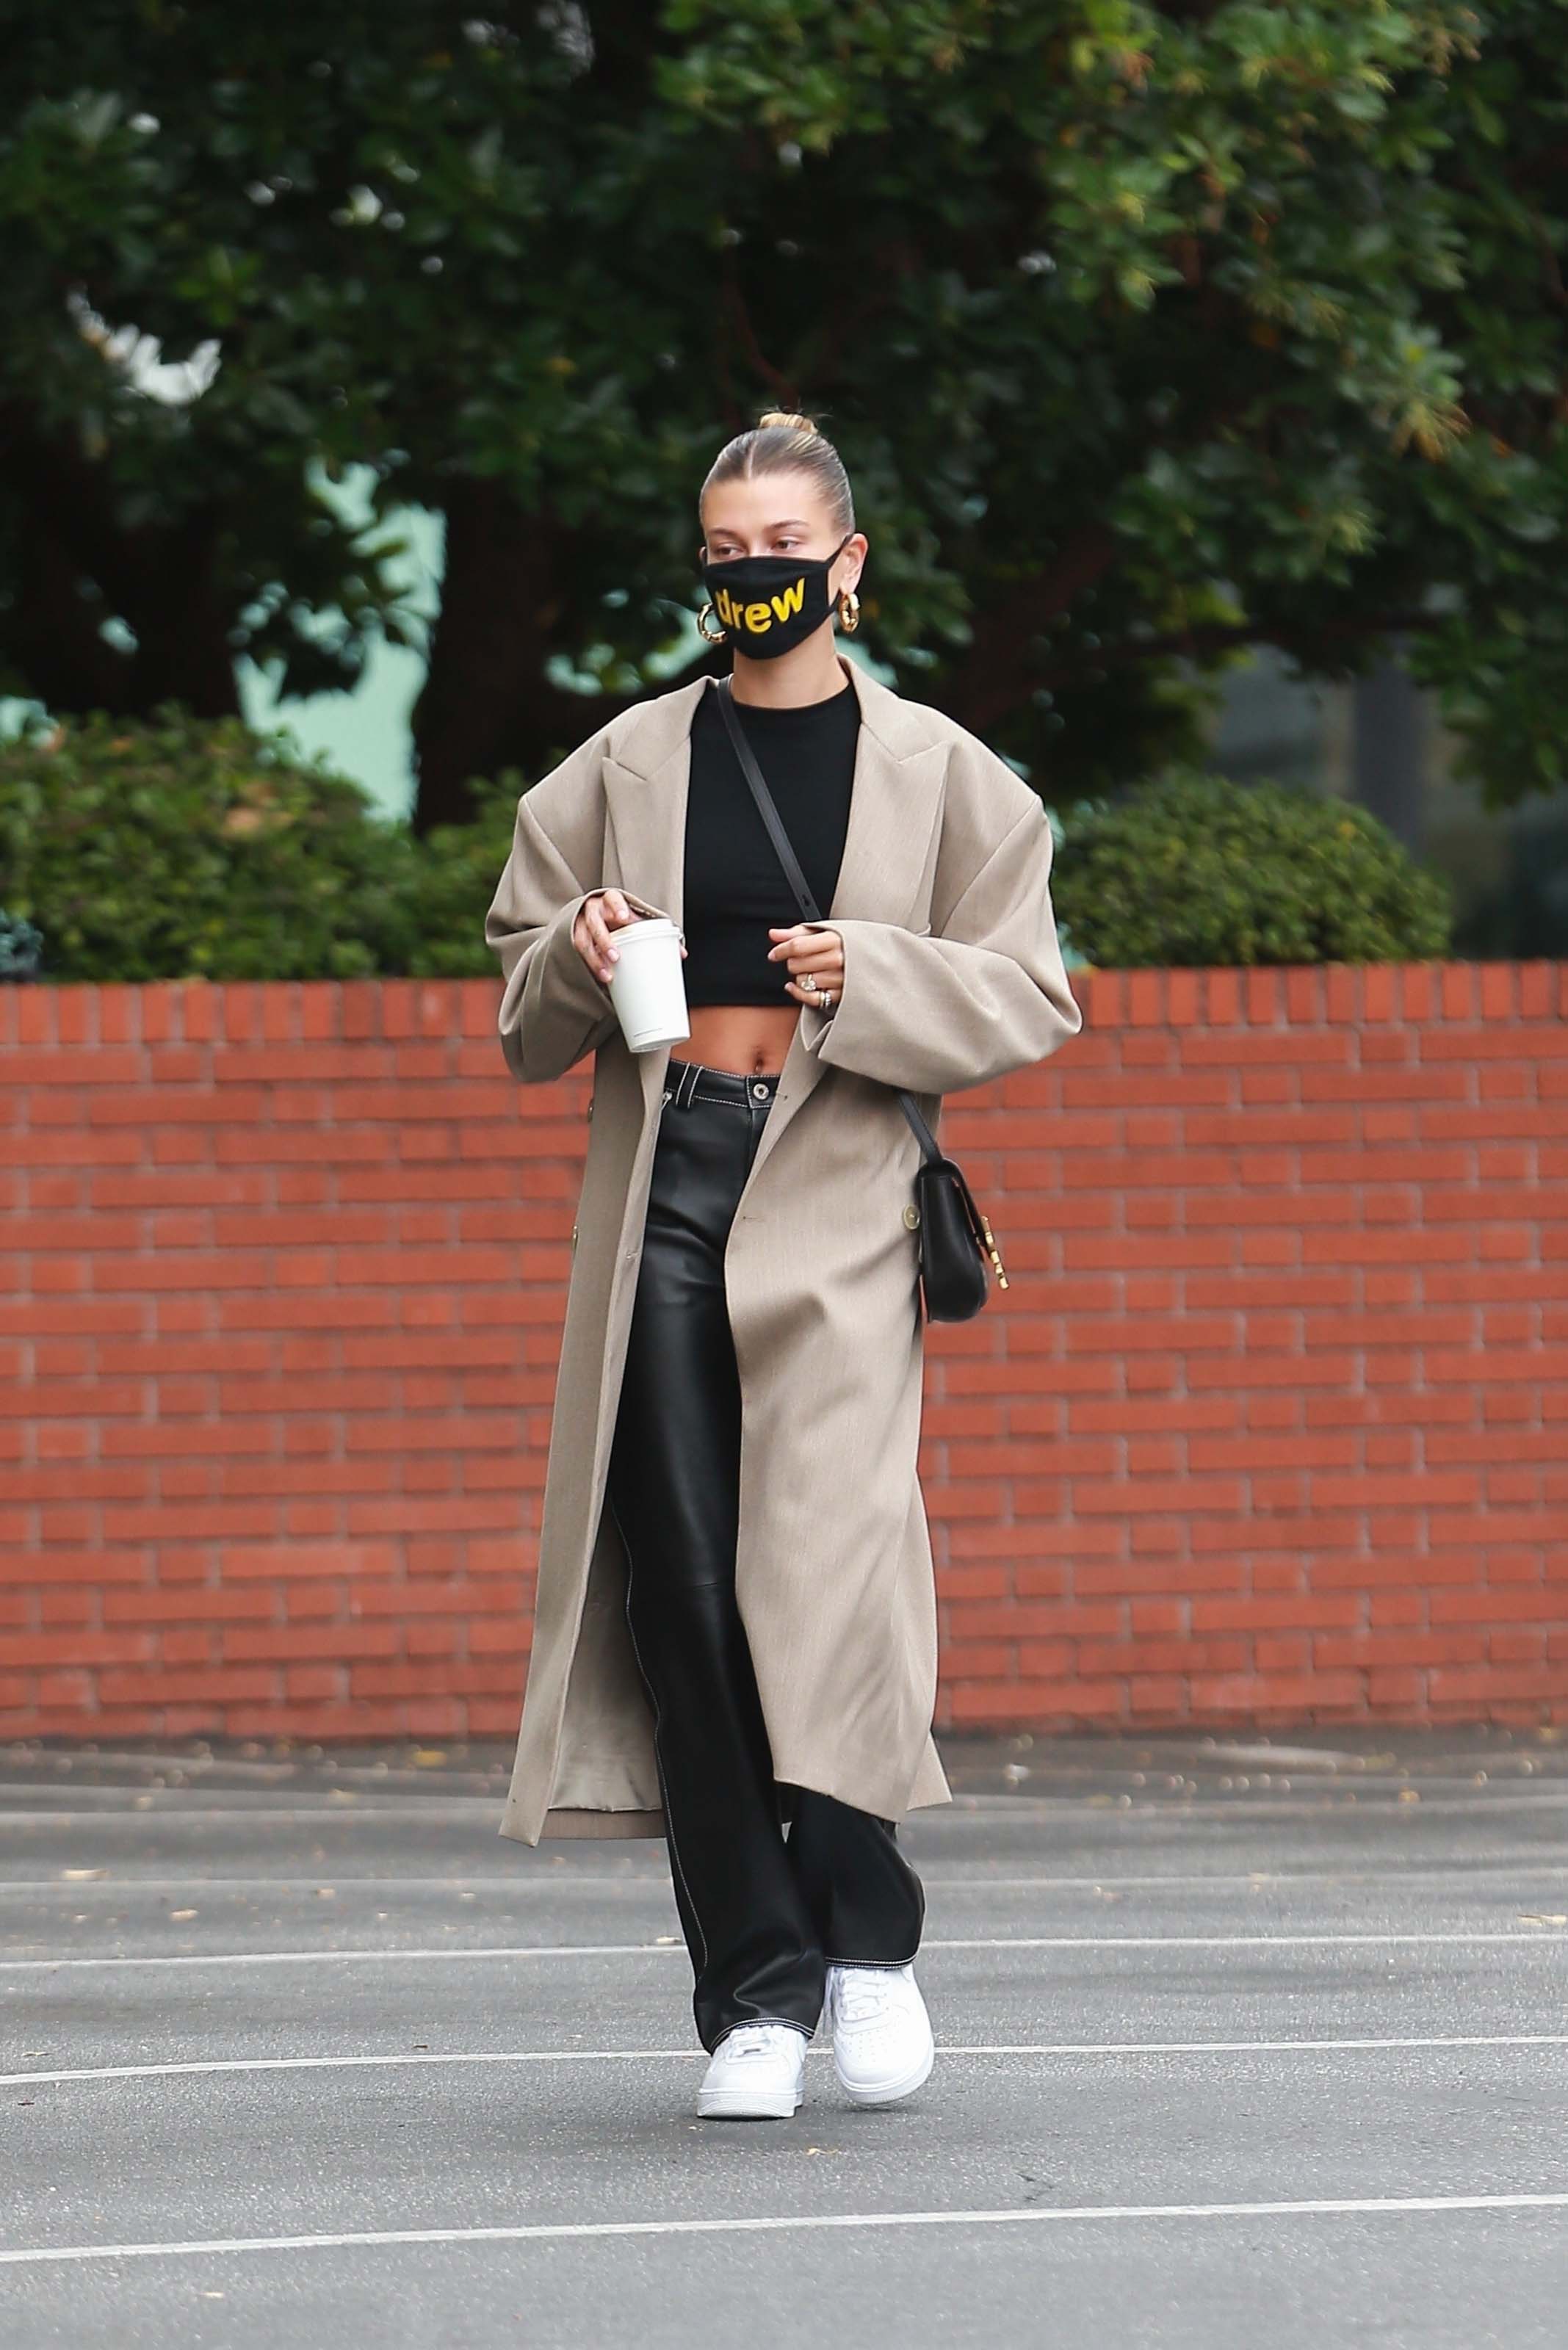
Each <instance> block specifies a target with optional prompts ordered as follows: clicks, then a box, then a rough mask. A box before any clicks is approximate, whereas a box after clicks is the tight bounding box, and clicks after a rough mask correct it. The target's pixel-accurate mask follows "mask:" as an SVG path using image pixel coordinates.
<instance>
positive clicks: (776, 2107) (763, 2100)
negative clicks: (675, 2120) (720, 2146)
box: [697, 2089, 804, 2122]
mask: <svg viewBox="0 0 1568 2350" xmlns="http://www.w3.org/2000/svg"><path fill="white" fill-rule="evenodd" d="M803 2102H804V2095H803V2093H802V2092H801V2091H799V2090H796V2092H795V2093H794V2095H793V2096H790V2095H787V2094H786V2095H779V2096H773V2097H763V2096H759V2095H758V2094H757V2092H756V2091H755V2090H754V2089H753V2090H750V2091H747V2090H745V2089H716V2090H712V2091H711V2092H710V2093H709V2094H708V2095H706V2096H699V2097H698V2100H697V2118H698V2120H699V2121H704V2122H787V2121H793V2119H794V2116H795V2115H796V2114H798V2113H799V2111H800V2109H801V2106H802V2104H803Z"/></svg>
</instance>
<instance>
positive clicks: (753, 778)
mask: <svg viewBox="0 0 1568 2350" xmlns="http://www.w3.org/2000/svg"><path fill="white" fill-rule="evenodd" d="M712 684H713V689H714V691H715V692H716V693H717V694H718V697H719V708H720V710H721V711H722V713H723V718H724V725H725V727H726V729H727V731H728V733H729V737H730V741H731V743H732V745H733V746H734V753H735V756H736V758H737V759H738V760H739V761H740V764H741V773H742V775H744V777H745V779H746V781H747V783H748V784H749V785H751V790H752V797H753V799H754V800H755V801H756V804H757V812H758V814H759V815H760V816H761V817H762V819H763V823H764V824H765V825H766V827H767V828H768V837H769V839H770V840H771V841H772V842H773V845H774V848H775V849H776V850H777V852H778V860H779V863H780V864H781V865H782V866H783V867H784V873H785V876H786V878H787V879H788V881H789V885H790V888H791V889H793V890H794V895H795V898H796V900H797V902H798V903H799V906H800V910H801V914H802V917H803V919H804V920H806V921H808V922H820V921H823V920H826V916H824V915H823V914H822V913H821V912H820V911H819V910H818V907H817V903H816V899H815V898H814V897H813V896H812V894H811V884H810V883H809V882H808V881H807V879H806V878H805V874H804V873H803V872H802V870H801V866H800V859H799V858H797V857H796V855H795V853H794V848H793V847H791V845H790V837H789V835H788V833H787V832H786V831H785V830H784V820H783V818H782V817H781V816H780V815H779V812H778V808H777V806H775V804H774V795H773V794H772V792H770V791H769V789H768V786H767V780H766V778H765V776H764V775H763V771H762V769H761V767H759V766H758V764H757V762H756V755H755V754H754V753H753V749H752V746H751V744H750V743H748V742H747V740H746V738H745V735H744V734H743V733H742V731H741V722H740V720H739V719H738V718H737V717H736V715H735V709H734V702H733V701H732V696H731V693H730V680H729V679H728V678H727V677H721V678H715V679H713V681H712ZM894 1091H895V1092H896V1093H897V1095H898V1107H899V1108H900V1109H901V1110H902V1111H903V1113H904V1116H905V1117H906V1118H908V1119H909V1124H910V1126H911V1127H912V1128H914V1132H915V1139H916V1140H917V1141H918V1142H919V1146H920V1149H922V1150H923V1151H924V1152H925V1154H926V1157H927V1158H928V1159H929V1160H931V1161H932V1162H933V1163H935V1162H936V1161H937V1160H939V1159H940V1158H941V1156H942V1153H941V1149H940V1145H939V1144H938V1141H937V1139H936V1137H935V1135H934V1134H933V1133H932V1132H931V1129H930V1128H929V1126H928V1125H927V1124H926V1121H925V1119H924V1118H922V1117H921V1116H920V1113H919V1109H918V1108H917V1107H915V1097H914V1096H913V1095H912V1094H909V1093H906V1092H905V1091H904V1090H903V1088H902V1087H895V1088H894Z"/></svg>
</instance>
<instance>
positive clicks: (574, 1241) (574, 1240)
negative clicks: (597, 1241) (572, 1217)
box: [572, 1224, 577, 1248]
mask: <svg viewBox="0 0 1568 2350" xmlns="http://www.w3.org/2000/svg"><path fill="white" fill-rule="evenodd" d="M576 1245H577V1228H576V1224H574V1225H573V1226H572V1246H573V1247H574V1248H576Z"/></svg>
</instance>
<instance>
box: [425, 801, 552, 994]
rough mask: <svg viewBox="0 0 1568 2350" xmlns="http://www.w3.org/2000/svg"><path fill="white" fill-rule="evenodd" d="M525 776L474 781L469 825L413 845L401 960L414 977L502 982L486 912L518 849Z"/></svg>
mask: <svg viewBox="0 0 1568 2350" xmlns="http://www.w3.org/2000/svg"><path fill="white" fill-rule="evenodd" d="M522 789H523V778H522V776H521V775H514V774H510V773H505V774H503V775H498V776H497V777H496V778H495V780H494V781H493V783H475V784H474V785H472V804H473V819H472V823H470V824H447V825H438V826H436V827H435V828H434V830H433V831H431V832H427V833H426V834H425V836H424V837H423V839H422V840H420V841H418V842H416V843H415V844H414V845H413V854H412V857H411V858H410V885H409V896H408V900H407V903H406V907H405V911H404V920H403V925H402V928H403V946H402V961H401V962H400V964H399V966H398V968H399V970H400V972H403V974H404V975H405V976H406V977H408V978H410V979H497V980H498V979H499V978H500V975H501V965H500V963H499V962H497V961H496V958H495V953H494V951H493V948H490V947H487V946H486V945H485V943H484V917H485V913H486V911H487V910H488V909H489V905H490V901H491V899H492V898H493V897H494V895H495V885H496V883H497V882H498V881H499V880H500V879H501V868H502V867H503V866H504V864H505V862H506V859H507V858H508V856H509V855H510V854H511V849H512V832H513V827H514V824H515V823H516V820H517V797H518V794H519V793H520V792H521V791H522Z"/></svg>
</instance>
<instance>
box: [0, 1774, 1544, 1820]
mask: <svg viewBox="0 0 1568 2350" xmlns="http://www.w3.org/2000/svg"><path fill="white" fill-rule="evenodd" d="M109 1792H113V1793H115V1794H118V1793H119V1790H118V1789H115V1790H112V1791H109ZM1406 1792H1411V1793H1414V1794H1420V1796H1421V1800H1420V1804H1419V1807H1418V1808H1419V1814H1420V1816H1422V1817H1424V1818H1435V1817H1447V1816H1449V1815H1450V1814H1454V1813H1463V1814H1465V1815H1466V1816H1467V1817H1469V1815H1470V1814H1476V1813H1488V1812H1490V1813H1492V1814H1497V1813H1499V1812H1502V1811H1517V1810H1525V1811H1542V1812H1544V1811H1561V1810H1563V1808H1564V1807H1565V1806H1568V1786H1564V1785H1563V1783H1562V1782H1560V1781H1559V1782H1556V1783H1545V1784H1542V1785H1540V1786H1535V1785H1532V1786H1529V1787H1525V1786H1516V1785H1512V1784H1510V1785H1509V1786H1507V1787H1501V1788H1499V1789H1498V1790H1497V1791H1496V1792H1495V1793H1492V1792H1490V1791H1489V1793H1488V1794H1485V1795H1478V1796H1474V1797H1468V1796H1462V1795H1427V1794H1421V1791H1420V1789H1419V1788H1414V1789H1408V1790H1407V1786H1406V1783H1399V1784H1398V1785H1396V1784H1395V1783H1392V1782H1390V1783H1389V1785H1388V1787H1387V1789H1386V1791H1384V1790H1379V1789H1372V1790H1367V1789H1366V1788H1363V1789H1361V1790H1359V1791H1358V1790H1357V1789H1355V1788H1341V1787H1338V1786H1337V1785H1336V1786H1334V1787H1333V1788H1330V1787H1327V1786H1325V1787H1324V1790H1323V1792H1322V1793H1321V1794H1314V1795H1313V1796H1312V1797H1310V1798H1306V1797H1303V1798H1301V1799H1298V1798H1297V1797H1295V1796H1294V1795H1288V1796H1283V1797H1281V1798H1279V1799H1278V1800H1276V1799H1274V1798H1273V1797H1272V1796H1269V1795H1263V1796H1261V1797H1258V1798H1256V1799H1254V1798H1253V1797H1251V1796H1250V1795H1227V1794H1206V1793H1201V1792H1200V1793H1199V1794H1192V1795H1178V1794H1167V1793H1164V1792H1156V1793H1153V1794H1150V1793H1144V1794H1140V1795H1139V1796H1138V1797H1137V1798H1133V1797H1131V1796H1130V1795H1129V1797H1128V1799H1127V1802H1126V1803H1125V1804H1123V1803H1122V1802H1121V1801H1120V1799H1119V1798H1110V1797H1104V1798H1096V1796H1094V1795H1092V1794H1078V1793H1075V1792H1071V1791H1064V1792H1063V1793H1061V1794H1028V1795H1023V1794H1020V1795H991V1796H973V1797H969V1798H960V1799H957V1800H955V1802H954V1803H953V1804H952V1805H951V1806H950V1807H947V1806H943V1807H942V1815H941V1817H940V1819H922V1820H921V1821H920V1823H919V1825H920V1827H921V1830H922V1832H926V1831H940V1830H943V1829H946V1828H948V1827H950V1826H952V1825H965V1826H968V1825H973V1824H983V1825H987V1826H993V1825H995V1823H996V1820H997V1819H998V1817H999V1816H1000V1817H1002V1818H1006V1819H1012V1820H1014V1821H1024V1820H1038V1819H1051V1820H1058V1819H1061V1818H1062V1817H1064V1815H1065V1814H1085V1813H1087V1814H1090V1815H1091V1816H1092V1817H1093V1819H1094V1820H1095V1821H1096V1823H1097V1822H1100V1821H1105V1820H1114V1821H1116V1822H1119V1823H1120V1824H1121V1825H1124V1826H1126V1825H1137V1826H1139V1827H1149V1828H1152V1827H1154V1826H1156V1825H1159V1824H1161V1823H1163V1824H1164V1825H1169V1823H1170V1821H1171V1819H1172V1818H1179V1819H1180V1820H1181V1821H1182V1822H1183V1823H1184V1824H1186V1823H1189V1822H1191V1821H1193V1820H1199V1821H1201V1822H1202V1823H1203V1824H1204V1825H1218V1823H1219V1822H1220V1820H1236V1819H1243V1820H1250V1821H1256V1822H1258V1823H1261V1824H1263V1825H1267V1824H1268V1823H1269V1822H1270V1821H1272V1820H1296V1819H1311V1820H1318V1821H1321V1820H1323V1819H1325V1818H1334V1817H1338V1816H1340V1815H1343V1816H1345V1818H1360V1817H1365V1816H1366V1815H1367V1814H1372V1815H1374V1816H1376V1817H1377V1818H1382V1817H1383V1816H1384V1814H1386V1813H1390V1812H1394V1811H1396V1810H1397V1811H1399V1812H1401V1813H1403V1812H1404V1811H1406V1810H1407V1809H1411V1808H1413V1807H1411V1806H1408V1805H1407V1804H1402V1803H1401V1802H1400V1797H1401V1795H1402V1794H1405V1793H1406ZM71 1794H72V1795H73V1796H74V1797H76V1802H75V1804H74V1807H73V1806H72V1805H67V1806H66V1807H65V1808H63V1809H60V1810H56V1809H53V1808H51V1807H50V1806H48V1805H46V1804H27V1805H25V1806H18V1807H16V1808H14V1809H8V1810H0V1825H5V1826H8V1827H11V1828H18V1827H28V1826H36V1827H40V1828H42V1827H48V1828H60V1827H86V1826H94V1827H101V1826H103V1825H106V1824H107V1823H109V1821H114V1822H115V1823H117V1824H119V1825H123V1824H125V1823H126V1822H134V1821H138V1820H155V1821H157V1822H158V1823H159V1824H160V1825H165V1826H166V1825H169V1823H170V1822H171V1821H172V1822H176V1823H180V1824H183V1823H184V1822H186V1821H212V1820H222V1821H224V1822H226V1823H230V1824H232V1823H234V1821H245V1820H251V1821H258V1822H259V1821H266V1822H275V1821H280V1820H281V1821H285V1822H288V1823H292V1824H294V1825H300V1824H303V1823H305V1822H313V1821H319V1820H327V1819H336V1820H382V1821H386V1822H389V1823H396V1824H397V1825H408V1824H409V1823H410V1822H417V1821H420V1820H431V1821H438V1820H442V1819H471V1820H473V1821H475V1823H476V1825H477V1824H478V1823H479V1822H481V1821H483V1822H485V1823H488V1822H489V1820H490V1819H491V1818H492V1817H493V1814H494V1812H495V1811H496V1810H498V1809H499V1804H500V1800H501V1799H500V1798H498V1797H496V1796H491V1795H446V1796H433V1795H432V1796H431V1797H430V1798H429V1799H428V1800H427V1801H426V1802H424V1803H414V1804H398V1803H392V1804H378V1803H373V1802H368V1801H362V1800H361V1799H360V1797H359V1795H358V1794H357V1793H356V1794H349V1793H347V1792H346V1793H345V1794H344V1795H343V1796H341V1797H340V1798H338V1799H337V1801H334V1800H333V1799H332V1797H331V1796H330V1795H324V1796H323V1797H322V1798H321V1800H320V1801H319V1802H317V1803H306V1804H292V1805H289V1806H287V1807H280V1806H276V1805H274V1804H255V1805H252V1804H246V1803H244V1802H240V1803H236V1804H203V1805H200V1806H197V1805H192V1806H190V1807H187V1806H186V1805H184V1804H182V1803H181V1801H180V1796H179V1791H178V1789H169V1790H161V1791H160V1792H159V1794H158V1796H157V1797H156V1799H155V1800H153V1801H151V1802H138V1801H137V1800H136V1799H135V1798H134V1797H133V1798H132V1801H131V1804H130V1806H129V1807H126V1808H123V1809H122V1808H120V1807H119V1806H116V1805H111V1804H104V1805H98V1804H84V1803H82V1802H81V1800H80V1796H79V1793H78V1791H77V1790H75V1789H73V1790H71Z"/></svg>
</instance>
